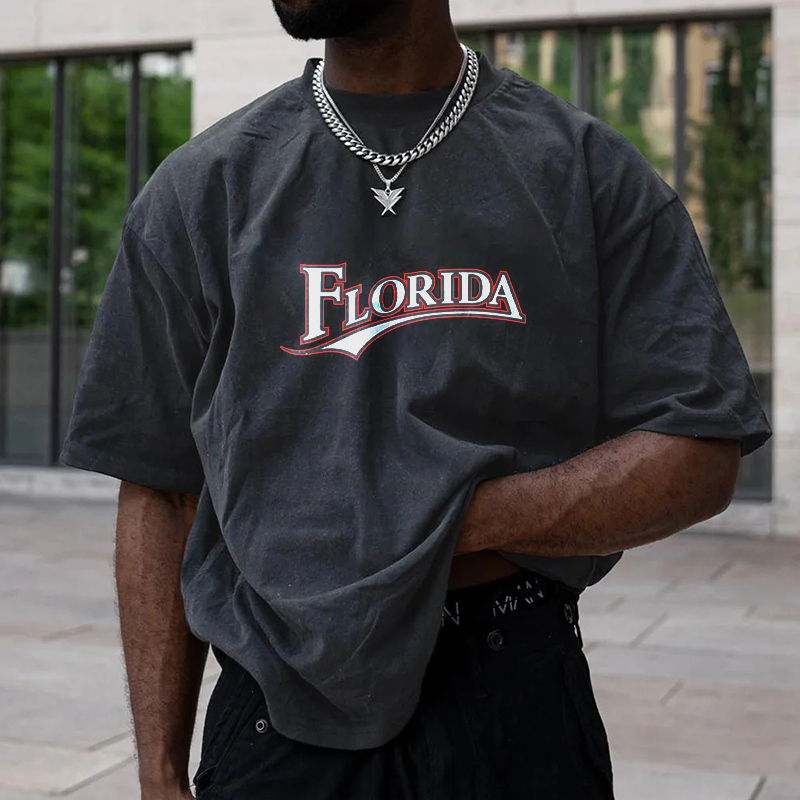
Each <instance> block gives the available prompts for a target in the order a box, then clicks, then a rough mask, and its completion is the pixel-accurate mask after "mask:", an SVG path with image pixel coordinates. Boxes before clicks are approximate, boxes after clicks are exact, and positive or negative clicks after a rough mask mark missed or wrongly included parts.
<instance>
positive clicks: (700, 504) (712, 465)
mask: <svg viewBox="0 0 800 800" xmlns="http://www.w3.org/2000/svg"><path fill="white" fill-rule="evenodd" d="M739 454H740V445H739V442H738V441H729V440H720V439H691V438H687V437H682V436H664V435H662V434H657V433H649V432H644V431H641V432H639V431H637V432H634V433H630V434H627V435H625V436H622V437H620V438H618V439H613V440H611V441H609V442H606V443H604V444H602V445H600V446H598V447H595V448H593V449H592V450H589V451H587V452H585V453H582V454H581V455H579V456H576V457H575V458H572V459H569V460H568V461H565V462H563V463H562V464H558V465H556V466H554V467H549V468H547V469H542V470H539V471H537V472H523V473H519V474H516V475H510V476H508V477H503V478H497V479H494V480H489V481H484V482H482V483H480V484H478V486H477V488H476V490H475V493H474V495H473V498H472V502H471V503H470V505H469V507H468V508H467V512H466V514H465V517H464V520H463V524H462V527H461V531H460V534H459V539H458V542H457V545H456V555H462V554H464V553H470V552H475V551H478V550H505V551H507V552H511V553H527V554H530V555H539V556H567V555H606V554H609V553H614V552H617V551H619V550H626V549H629V548H631V547H637V546H638V545H642V544H647V543H649V542H653V541H656V540H658V539H663V538H664V537H666V536H669V535H670V534H672V533H675V532H677V531H679V530H683V529H684V528H686V527H688V526H689V525H692V524H694V523H696V522H700V521H701V520H704V519H708V518H709V517H712V516H714V515H715V514H718V513H720V511H722V510H724V509H725V507H726V506H727V505H728V503H729V502H730V499H731V495H732V492H733V487H734V485H735V482H736V476H737V473H738V468H739Z"/></svg>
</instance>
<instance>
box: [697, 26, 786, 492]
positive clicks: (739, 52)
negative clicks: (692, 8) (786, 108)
mask: <svg viewBox="0 0 800 800" xmlns="http://www.w3.org/2000/svg"><path fill="white" fill-rule="evenodd" d="M771 64H772V41H771V36H770V23H769V20H767V19H763V20H758V19H753V20H739V21H735V22H717V23H713V24H709V23H702V24H700V23H698V24H692V25H688V26H687V29H686V88H687V97H686V103H687V109H686V114H687V128H688V129H687V147H686V150H687V174H686V186H687V206H688V208H689V211H690V213H691V214H692V218H693V219H694V222H695V226H696V227H697V230H698V232H699V234H700V237H701V239H702V241H703V246H704V248H705V251H706V253H707V255H708V259H709V261H710V263H711V267H712V269H713V270H714V275H715V276H716V279H717V283H718V284H719V286H720V289H721V291H722V294H723V296H724V298H725V304H726V306H727V308H728V311H729V312H730V315H731V317H732V319H733V323H734V326H735V327H736V330H737V332H738V334H739V337H740V338H741V340H742V346H743V347H744V350H745V352H746V354H747V357H748V360H749V362H750V366H751V368H752V370H753V373H754V376H755V378H756V383H757V384H758V387H759V391H760V392H761V398H762V401H763V402H764V403H765V405H766V407H767V411H768V413H769V406H770V403H771V382H772V381H771V377H772V312H771V307H772V303H771V292H770V283H771V281H770V273H771V264H772V252H771V233H772V213H771V212H772V186H771V177H770V176H771V164H770V139H771V136H772V109H771V107H770V95H771V91H770V83H771ZM770 493H771V447H770V444H769V443H768V445H767V446H766V447H763V448H761V449H760V450H758V451H756V453H754V454H753V455H752V456H750V457H749V458H747V459H745V461H744V462H743V463H742V472H741V476H740V481H739V496H741V497H745V496H747V497H753V498H760V499H768V498H769V497H770Z"/></svg>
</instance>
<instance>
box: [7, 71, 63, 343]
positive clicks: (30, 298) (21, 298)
mask: <svg viewBox="0 0 800 800" xmlns="http://www.w3.org/2000/svg"><path fill="white" fill-rule="evenodd" d="M52 83H53V81H52V75H51V73H50V71H49V70H48V69H47V67H46V65H40V64H35V65H24V66H9V67H6V68H4V69H2V70H0V262H2V261H5V260H8V261H20V262H23V263H26V264H28V265H29V269H30V273H29V281H30V290H29V292H27V293H26V294H24V295H9V296H4V297H2V298H1V300H2V305H1V306H0V308H1V311H0V324H1V325H2V326H3V327H6V326H13V327H23V326H24V327H44V326H45V325H46V324H47V288H48V255H49V237H50V196H51V195H50V180H51V175H50V170H51V149H52V148H51V133H50V129H51V126H50V117H51V114H52V110H51V105H52Z"/></svg>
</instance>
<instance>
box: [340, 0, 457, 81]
mask: <svg viewBox="0 0 800 800" xmlns="http://www.w3.org/2000/svg"><path fill="white" fill-rule="evenodd" d="M462 58H463V53H462V51H461V47H460V45H459V43H458V37H457V36H456V33H455V30H454V29H453V23H452V21H451V20H450V12H449V9H448V8H447V4H445V3H431V2H429V0H426V1H425V2H411V3H408V4H402V5H401V7H400V8H399V9H397V10H396V11H393V12H392V13H390V14H387V15H384V16H382V17H380V18H379V19H377V20H376V21H375V23H374V24H373V25H371V26H370V29H369V30H365V31H363V32H360V33H359V35H357V36H347V37H341V38H337V39H328V40H326V42H325V81H326V83H327V84H328V86H332V87H334V88H336V89H345V90H347V91H350V92H361V93H363V94H386V95H390V94H411V93H413V92H423V91H426V90H427V89H436V88H438V87H440V86H446V85H447V84H448V83H452V82H453V81H454V80H455V79H456V78H457V76H458V72H459V69H460V68H461V61H462Z"/></svg>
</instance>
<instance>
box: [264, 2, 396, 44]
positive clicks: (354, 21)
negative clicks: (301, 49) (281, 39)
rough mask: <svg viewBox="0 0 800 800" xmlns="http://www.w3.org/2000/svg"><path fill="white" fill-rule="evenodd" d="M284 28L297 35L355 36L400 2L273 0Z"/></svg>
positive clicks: (330, 37)
mask: <svg viewBox="0 0 800 800" xmlns="http://www.w3.org/2000/svg"><path fill="white" fill-rule="evenodd" d="M272 3H273V5H274V6H275V12H276V13H277V15H278V19H279V20H280V21H281V25H283V28H284V30H285V31H286V33H288V34H289V36H291V37H293V38H294V39H334V38H336V37H338V36H352V35H353V34H356V33H358V31H360V30H362V29H363V28H364V27H365V26H366V25H368V24H369V23H370V22H372V20H374V19H375V18H377V17H378V16H380V15H381V14H383V13H384V12H385V11H386V10H387V9H388V8H390V7H392V6H394V5H396V4H397V0H305V2H302V0H301V3H300V4H299V5H301V7H300V8H294V7H293V4H292V0H286V1H284V0H272Z"/></svg>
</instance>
